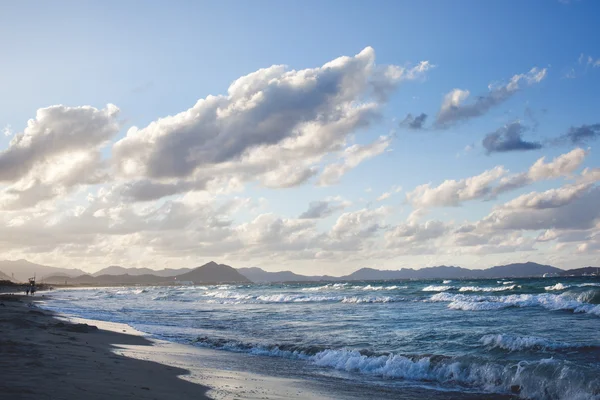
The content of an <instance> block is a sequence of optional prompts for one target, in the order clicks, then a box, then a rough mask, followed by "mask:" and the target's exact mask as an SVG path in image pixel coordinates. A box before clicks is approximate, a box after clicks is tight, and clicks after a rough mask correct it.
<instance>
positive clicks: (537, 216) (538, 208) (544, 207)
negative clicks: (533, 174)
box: [480, 187, 600, 231]
mask: <svg viewBox="0 0 600 400" xmlns="http://www.w3.org/2000/svg"><path fill="white" fill-rule="evenodd" d="M571 190H572V189H571ZM579 190H580V192H579V193H576V194H573V192H571V194H569V193H568V189H567V190H566V191H565V192H566V193H563V194H562V195H560V196H559V195H557V193H556V192H554V193H546V194H541V195H537V196H536V195H531V198H529V199H527V198H524V199H521V200H519V201H518V202H517V203H524V204H520V205H525V206H526V207H522V208H514V207H499V208H497V209H495V210H494V211H492V212H491V213H490V214H489V215H488V216H486V217H485V218H484V219H483V220H482V221H481V222H480V226H481V227H483V228H487V229H490V230H530V231H535V230H545V229H561V230H563V229H573V230H585V229H591V228H594V227H595V226H596V224H597V223H598V222H599V221H600V207H598V204H600V188H598V187H594V188H592V189H590V190H588V191H585V190H582V189H579ZM576 192H577V190H576ZM536 197H537V198H536ZM544 198H545V200H546V201H545V202H544V201H542V200H544ZM528 200H529V201H528ZM528 204H529V205H531V206H532V207H527V205H528Z"/></svg>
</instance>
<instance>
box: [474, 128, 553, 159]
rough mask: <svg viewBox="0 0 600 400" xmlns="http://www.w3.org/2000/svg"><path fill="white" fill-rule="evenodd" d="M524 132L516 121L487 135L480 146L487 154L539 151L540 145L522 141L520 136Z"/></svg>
mask: <svg viewBox="0 0 600 400" xmlns="http://www.w3.org/2000/svg"><path fill="white" fill-rule="evenodd" d="M525 130H526V129H525V127H523V125H521V123H520V122H518V121H516V122H513V123H511V124H508V125H506V126H503V127H502V128H499V129H498V130H496V131H495V132H492V133H489V134H488V135H486V137H485V138H484V139H483V141H482V142H481V144H482V145H483V147H484V148H485V149H486V152H487V154H491V153H500V152H509V151H526V150H537V149H541V148H542V144H541V143H539V142H527V141H524V140H523V138H522V134H523V132H524V131H525Z"/></svg>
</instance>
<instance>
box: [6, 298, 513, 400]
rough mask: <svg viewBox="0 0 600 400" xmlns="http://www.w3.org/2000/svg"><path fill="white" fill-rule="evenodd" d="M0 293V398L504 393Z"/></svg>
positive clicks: (180, 399)
mask: <svg viewBox="0 0 600 400" xmlns="http://www.w3.org/2000/svg"><path fill="white" fill-rule="evenodd" d="M44 296H47V294H46V295H45V294H44V292H41V293H38V294H37V295H36V296H35V297H31V296H29V297H26V296H23V295H6V294H0V399H11V400H20V399H23V400H29V399H36V400H40V399H52V400H55V399H56V400H60V399H86V400H87V399H91V400H95V399H115V400H116V399H136V400H145V399H164V400H170V399H177V400H185V399H195V400H202V399H207V398H211V399H216V400H242V399H244V400H246V399H247V400H259V399H261V400H292V399H293V400H297V399H319V400H325V399H336V400H341V399H355V400H356V399H360V400H364V399H373V398H377V399H381V400H383V399H422V398H429V399H439V400H442V399H443V400H447V399H460V400H466V399H469V400H474V399H508V398H510V396H498V395H482V394H471V395H467V394H461V393H451V392H450V393H449V392H438V391H432V390H425V389H422V388H418V387H416V388H406V387H405V388H396V389H394V388H384V387H378V388H377V389H375V390H376V392H375V393H374V392H373V389H374V387H372V386H365V385H363V384H360V383H358V382H356V381H354V380H352V379H351V380H348V379H347V378H343V377H340V378H336V377H334V376H330V375H323V376H322V378H319V377H314V376H311V377H310V378H308V377H303V374H302V367H301V366H300V364H297V363H290V362H289V361H288V360H285V359H279V358H269V357H267V358H264V357H257V356H253V355H249V354H237V353H230V352H223V351H219V350H213V349H207V348H198V347H197V346H190V345H186V344H177V343H171V342H166V341H162V340H156V339H151V338H148V337H146V336H145V335H144V334H143V333H142V332H137V331H135V330H134V329H133V328H131V327H130V326H128V325H124V324H118V323H111V322H103V321H93V320H86V319H80V318H74V317H66V316H63V315H56V314H53V313H52V312H51V311H48V310H44V309H43V308H41V307H39V306H38V305H40V304H41V305H42V307H43V300H44Z"/></svg>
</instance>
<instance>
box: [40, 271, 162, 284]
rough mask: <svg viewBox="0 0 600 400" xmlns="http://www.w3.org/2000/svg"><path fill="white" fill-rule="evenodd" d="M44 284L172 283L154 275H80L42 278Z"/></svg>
mask: <svg viewBox="0 0 600 400" xmlns="http://www.w3.org/2000/svg"><path fill="white" fill-rule="evenodd" d="M44 282H45V283H50V284H54V285H62V284H65V283H66V284H68V285H135V284H139V285H160V284H169V283H171V282H173V280H172V279H169V278H165V277H162V276H156V275H129V274H123V275H100V276H93V275H80V276H76V277H67V276H64V275H53V276H48V277H46V278H44Z"/></svg>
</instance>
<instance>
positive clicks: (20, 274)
mask: <svg viewBox="0 0 600 400" xmlns="http://www.w3.org/2000/svg"><path fill="white" fill-rule="evenodd" d="M0 271H2V272H4V273H5V274H7V275H9V276H10V275H11V274H14V275H15V280H16V281H19V282H27V279H29V278H33V276H34V275H35V276H36V278H38V279H41V278H43V277H44V276H49V275H63V276H78V275H83V274H85V272H83V271H82V270H80V269H73V268H57V267H48V266H46V265H40V264H35V263H32V262H29V261H27V260H15V261H10V260H4V261H0Z"/></svg>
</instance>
